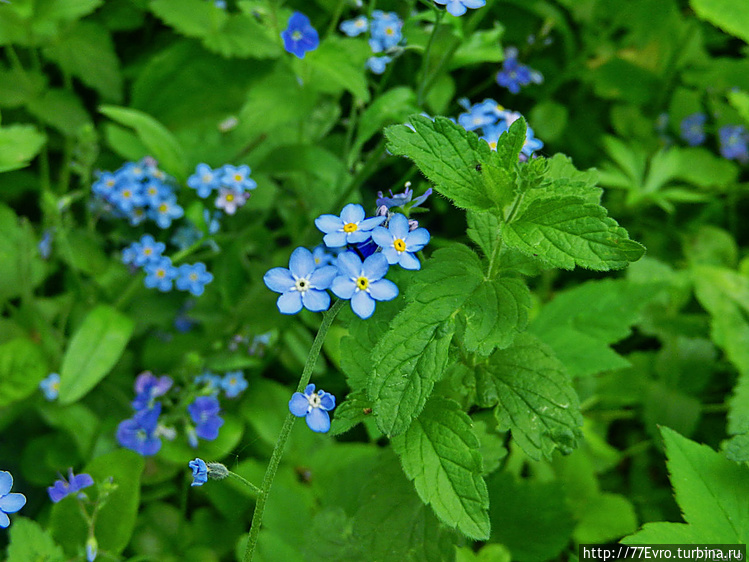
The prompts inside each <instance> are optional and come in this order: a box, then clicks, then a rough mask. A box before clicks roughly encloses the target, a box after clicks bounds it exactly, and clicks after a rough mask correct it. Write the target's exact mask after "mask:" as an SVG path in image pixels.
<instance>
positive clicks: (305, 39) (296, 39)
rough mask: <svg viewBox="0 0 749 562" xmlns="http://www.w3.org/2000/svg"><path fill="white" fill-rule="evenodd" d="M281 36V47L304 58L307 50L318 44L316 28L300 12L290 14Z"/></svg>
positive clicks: (315, 47) (313, 48)
mask: <svg viewBox="0 0 749 562" xmlns="http://www.w3.org/2000/svg"><path fill="white" fill-rule="evenodd" d="M281 38H282V39H283V48H284V49H286V51H287V52H289V53H291V54H293V55H296V56H297V57H299V58H300V59H303V58H304V55H305V54H306V53H307V51H314V50H315V49H317V47H318V45H319V44H320V37H319V36H318V34H317V30H316V29H315V28H314V27H312V24H311V23H310V21H309V18H308V17H307V16H305V15H304V14H303V13H301V12H294V13H293V14H291V17H290V18H289V26H288V27H287V28H286V29H285V30H283V31H282V32H281Z"/></svg>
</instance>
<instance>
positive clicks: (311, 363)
mask: <svg viewBox="0 0 749 562" xmlns="http://www.w3.org/2000/svg"><path fill="white" fill-rule="evenodd" d="M344 303H345V301H344V300H340V299H339V300H337V301H336V302H335V303H334V304H333V306H332V307H330V310H328V311H327V312H326V313H325V315H324V316H323V319H322V324H320V329H319V330H318V331H317V336H315V341H314V342H312V347H311V348H310V350H309V355H307V362H306V363H305V364H304V370H303V371H302V376H301V378H300V379H299V385H298V386H297V392H302V391H303V390H304V387H305V386H307V384H309V379H310V377H311V376H312V369H313V368H314V367H315V363H317V358H318V357H319V356H320V350H321V349H322V344H323V342H324V341H325V336H326V335H327V333H328V329H329V328H330V326H331V324H332V323H333V320H334V319H335V317H336V315H337V314H338V312H339V311H340V310H341V308H342V307H343V304H344ZM294 419H295V418H294V416H293V415H292V414H291V412H289V413H288V414H286V419H285V420H284V422H283V427H282V428H281V434H280V435H279V436H278V440H277V441H276V446H275V447H274V448H273V453H272V454H271V457H270V462H269V463H268V468H267V469H266V471H265V476H264V477H263V484H262V486H261V488H260V490H258V496H257V502H256V503H255V512H254V513H253V514H252V524H251V526H250V534H249V540H248V541H247V549H246V550H245V552H244V562H250V561H251V560H252V556H253V554H254V553H255V547H256V546H257V540H258V536H259V534H260V525H261V523H262V522H263V513H264V511H265V504H266V502H267V501H268V494H269V493H270V487H271V486H272V485H273V479H274V478H275V476H276V471H277V470H278V465H279V463H280V462H281V456H282V455H283V450H284V448H285V447H286V441H287V440H288V439H289V434H290V433H291V428H292V426H293V425H294Z"/></svg>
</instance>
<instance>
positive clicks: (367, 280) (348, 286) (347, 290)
mask: <svg viewBox="0 0 749 562" xmlns="http://www.w3.org/2000/svg"><path fill="white" fill-rule="evenodd" d="M387 271H388V260H387V258H386V257H385V256H384V255H382V254H373V255H371V256H369V257H368V258H367V259H365V260H364V262H363V263H362V261H361V260H360V259H359V257H358V256H357V255H356V254H355V253H354V252H343V253H342V254H341V255H339V256H338V276H337V277H336V278H335V279H333V283H332V284H331V286H330V289H331V290H332V291H333V293H335V295H336V296H337V297H339V298H342V299H351V309H352V310H353V311H354V313H355V314H356V315H357V316H358V317H359V318H362V319H367V318H369V317H370V316H372V313H373V312H374V309H375V301H389V300H392V299H394V298H395V297H397V296H398V287H397V286H396V285H395V283H393V282H392V281H389V280H387V279H383V277H385V274H386V273H387Z"/></svg>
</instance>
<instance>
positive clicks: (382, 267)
mask: <svg viewBox="0 0 749 562" xmlns="http://www.w3.org/2000/svg"><path fill="white" fill-rule="evenodd" d="M362 270H363V271H364V276H365V277H366V278H367V279H369V281H370V282H372V281H377V280H378V279H382V278H383V277H385V274H386V273H387V272H388V260H387V258H386V257H385V256H383V255H382V254H372V255H371V256H369V257H368V258H367V259H366V260H364V265H362Z"/></svg>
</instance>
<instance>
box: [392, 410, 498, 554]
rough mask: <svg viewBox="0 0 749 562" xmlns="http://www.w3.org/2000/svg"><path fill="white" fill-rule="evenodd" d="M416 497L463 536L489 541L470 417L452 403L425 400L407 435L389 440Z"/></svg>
mask: <svg viewBox="0 0 749 562" xmlns="http://www.w3.org/2000/svg"><path fill="white" fill-rule="evenodd" d="M392 443H393V449H394V450H395V452H396V453H398V455H399V456H400V458H401V462H402V463H403V470H404V471H405V473H406V475H407V476H408V477H409V478H410V479H411V480H413V482H414V485H415V486H416V491H417V492H418V494H419V497H420V498H421V499H422V501H423V502H424V503H426V504H429V505H431V506H432V509H434V512H435V513H436V514H437V517H439V518H440V519H441V520H442V521H443V522H444V523H446V524H447V525H449V526H450V527H455V528H457V529H458V530H459V531H460V532H461V533H463V534H464V535H466V536H468V537H470V538H473V539H477V540H486V539H488V538H489V511H488V510H489V496H488V493H487V490H486V483H485V482H484V479H483V478H482V476H481V473H482V462H481V454H480V453H479V451H478V448H479V441H478V438H477V437H476V435H475V434H474V433H473V430H472V429H471V418H469V417H468V415H467V414H465V413H464V412H463V411H462V410H461V409H460V406H459V405H458V404H457V403H456V402H453V401H452V400H446V399H444V398H437V397H434V398H431V399H430V400H429V401H427V403H426V406H425V407H424V410H422V412H421V414H419V417H418V418H416V420H414V422H413V423H412V424H411V425H410V427H409V428H408V430H407V431H406V432H405V433H403V434H401V435H399V436H397V437H396V438H394V439H393V441H392Z"/></svg>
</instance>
